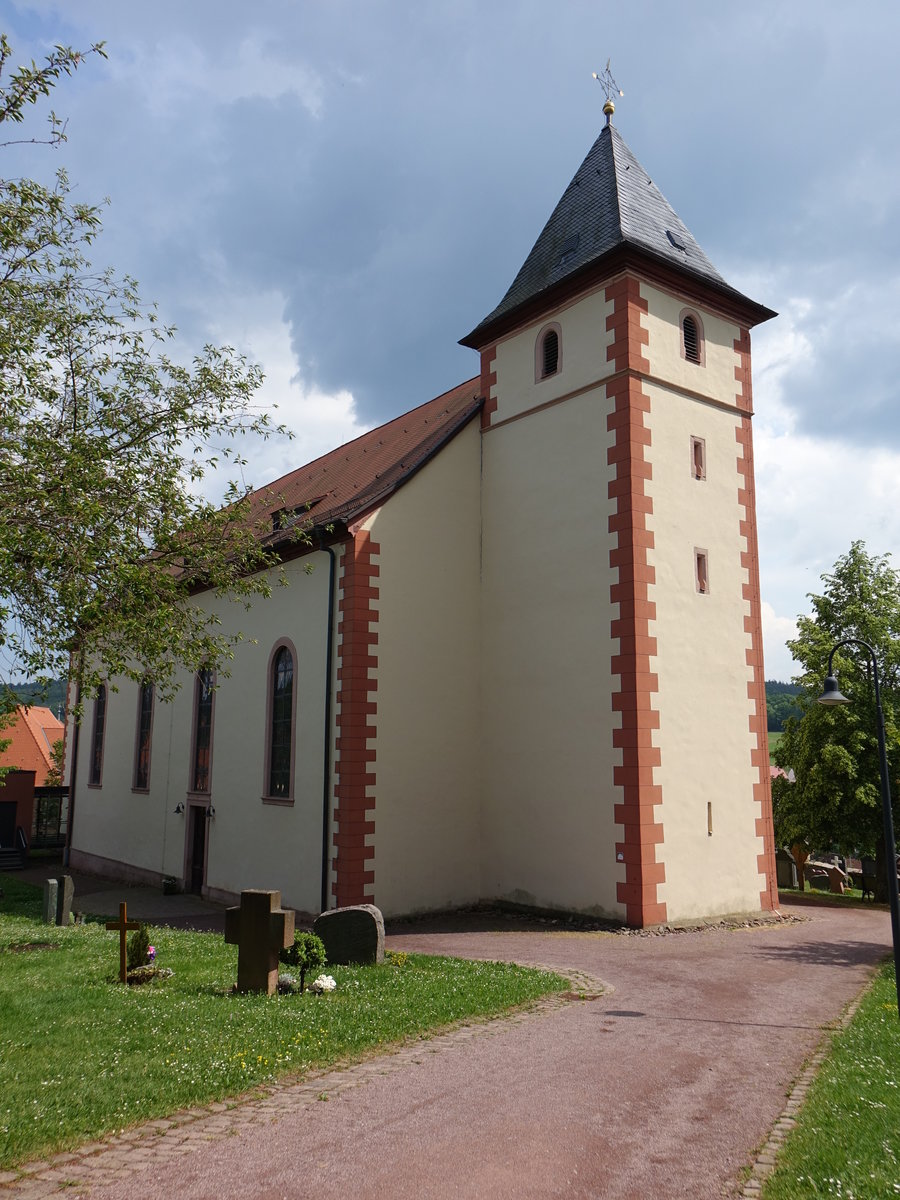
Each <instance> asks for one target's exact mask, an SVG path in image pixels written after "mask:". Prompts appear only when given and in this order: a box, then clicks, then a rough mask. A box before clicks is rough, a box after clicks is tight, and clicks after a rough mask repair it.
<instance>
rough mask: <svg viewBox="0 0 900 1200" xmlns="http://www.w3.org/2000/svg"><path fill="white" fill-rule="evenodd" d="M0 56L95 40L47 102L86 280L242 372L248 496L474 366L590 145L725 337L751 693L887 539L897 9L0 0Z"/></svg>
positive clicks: (44, 156)
mask: <svg viewBox="0 0 900 1200" xmlns="http://www.w3.org/2000/svg"><path fill="white" fill-rule="evenodd" d="M0 17H2V20H0V28H3V29H5V31H6V33H7V35H8V37H9V39H10V41H11V42H12V44H13V46H14V48H15V50H16V52H17V57H18V56H27V57H32V56H33V57H35V58H38V59H40V58H42V57H43V55H44V54H45V53H46V52H47V49H48V48H49V47H50V46H51V45H52V44H53V43H55V42H64V43H67V44H71V45H73V46H76V47H78V48H86V47H87V46H88V45H89V44H90V43H92V42H95V41H99V40H105V42H106V47H107V52H108V55H109V59H108V61H106V62H104V61H101V60H97V59H91V60H90V61H89V62H88V63H87V64H86V65H85V66H84V67H83V68H82V69H81V70H80V71H79V72H78V73H77V75H76V77H75V78H74V79H71V80H66V81H64V82H63V83H62V84H61V85H60V87H59V89H58V91H57V93H56V94H55V96H54V98H53V106H54V107H55V109H56V110H57V112H58V113H59V114H60V115H62V116H65V117H67V118H68V142H67V144H66V145H65V146H64V147H63V148H62V149H61V150H60V151H57V152H55V153H52V154H51V152H50V151H48V150H46V149H42V148H27V149H24V148H20V149H17V150H7V151H4V154H5V155H6V156H7V157H6V159H5V162H4V171H5V172H7V173H12V172H13V170H14V169H18V170H20V171H21V172H23V173H27V174H30V175H33V176H39V177H40V176H43V175H47V173H48V172H50V171H52V170H53V169H54V168H55V167H56V166H57V165H65V166H66V168H67V169H68V171H69V174H70V177H71V180H72V182H73V183H74V184H75V187H76V198H77V199H79V200H84V201H86V202H92V201H98V200H102V199H103V198H104V197H109V198H110V201H111V204H110V207H109V208H108V209H107V210H106V213H105V217H104V226H105V232H104V235H103V238H102V240H101V242H100V244H99V246H98V248H97V251H96V253H95V256H94V257H95V261H96V262H98V263H100V262H102V263H103V264H107V263H109V264H113V265H114V266H115V267H116V268H117V270H118V271H119V272H127V273H129V274H131V275H133V276H135V277H136V278H138V279H139V280H140V282H141V285H142V290H143V292H144V294H145V296H147V297H150V298H153V299H155V300H156V301H158V303H159V307H160V311H161V314H162V316H163V319H164V320H165V321H167V322H174V323H175V324H177V325H178V327H179V330H180V337H181V338H182V341H183V345H184V346H185V347H198V346H200V345H202V344H203V343H204V342H206V341H215V342H227V343H229V344H232V345H235V346H237V347H238V348H240V349H242V350H244V351H246V352H247V353H248V354H249V355H251V356H252V357H253V358H255V359H256V360H257V361H259V362H261V363H262V365H263V366H264V368H265V370H266V373H267V377H268V378H267V382H266V384H265V388H264V396H265V398H266V400H267V401H268V402H271V403H277V404H278V406H279V413H278V416H279V418H280V419H281V420H283V421H284V422H285V423H287V424H288V425H290V426H291V427H293V428H294V429H295V430H296V432H297V438H296V440H295V441H294V442H292V443H290V444H273V443H268V444H267V445H266V446H265V447H261V448H258V449H255V450H254V451H253V452H252V454H251V456H250V464H249V467H248V468H247V471H248V482H252V483H255V484H260V483H263V482H265V481H266V480H268V479H271V478H273V477H276V476H277V475H279V474H281V473H283V472H284V471H286V470H289V469H290V468H291V467H293V466H296V465H298V464H299V463H302V462H304V461H307V460H308V459H309V458H312V457H314V456H315V455H317V454H319V453H322V452H324V451H325V450H327V449H330V448H331V447H332V446H334V445H337V444H339V443H340V442H342V441H346V440H348V439H349V438H352V437H354V436H356V435H357V434H358V433H361V432H362V431H363V430H364V429H366V428H369V427H370V426H372V425H375V424H378V423H380V422H382V421H384V420H388V419H390V418H391V417H394V416H396V415H397V414H398V413H400V412H402V411H404V410H405V409H407V408H410V407H412V406H413V405H415V404H418V403H421V402H423V401H424V400H427V399H430V398H431V397H432V396H434V395H437V394H439V393H440V392H442V391H444V390H446V389H447V388H449V387H452V386H453V385H455V384H456V383H459V382H461V381H462V380H463V379H466V378H468V377H469V376H471V375H474V374H476V372H477V361H476V357H475V355H474V353H473V352H472V351H469V350H465V349H463V348H461V347H460V346H458V345H457V339H458V338H460V337H462V336H463V335H464V334H465V333H467V332H468V331H469V330H470V329H471V328H472V327H473V326H474V325H475V324H477V322H478V321H479V320H480V319H481V318H482V317H483V316H485V314H486V313H487V312H489V311H490V310H491V309H492V308H493V307H494V305H495V304H496V303H497V302H498V301H499V299H500V298H501V296H502V295H503V293H504V292H505V290H506V288H507V287H508V285H509V284H510V282H511V281H512V279H513V276H514V275H515V273H516V271H517V270H518V268H519V266H520V265H521V263H522V262H523V261H524V259H525V256H526V254H527V253H528V250H529V249H530V247H531V245H532V243H533V242H534V239H535V238H536V237H537V234H538V233H539V232H540V229H541V227H542V225H543V223H544V221H545V220H546V218H547V217H548V216H549V214H550V212H551V210H552V208H553V206H554V205H555V203H556V201H557V200H558V198H559V197H560V195H561V194H562V192H563V190H564V189H565V187H566V185H567V184H568V182H569V180H570V179H571V177H572V175H573V174H574V172H575V170H576V168H577V167H578V165H579V163H580V162H581V159H582V158H583V157H584V155H585V153H586V152H587V150H588V148H589V147H590V145H591V143H592V141H593V139H594V138H595V136H596V134H597V133H598V132H599V130H600V127H601V124H602V122H603V116H602V113H601V106H602V103H603V94H602V91H601V89H600V88H599V87H598V86H597V84H596V83H595V82H594V81H593V80H592V78H591V72H592V71H593V70H600V69H602V68H603V67H604V66H605V64H606V60H607V58H611V59H612V68H613V73H614V75H615V76H616V79H617V81H618V83H619V84H620V86H621V87H622V89H623V90H624V92H625V96H624V98H622V99H621V100H619V102H618V106H617V112H616V118H615V120H616V124H617V126H618V128H619V130H620V132H621V133H622V135H623V136H624V138H625V140H626V141H627V142H628V144H629V145H630V146H631V148H632V150H633V151H634V153H635V154H636V155H637V157H638V158H639V159H640V160H641V162H642V163H643V164H644V166H645V167H646V168H647V170H648V171H649V172H650V174H651V176H652V177H653V179H654V181H655V182H657V183H658V184H659V186H660V188H661V190H662V191H663V193H664V194H665V195H666V197H667V198H668V199H669V201H670V202H671V203H672V205H673V207H674V208H675V210H676V211H677V212H678V214H679V215H680V216H681V218H682V219H683V220H684V222H685V223H686V224H687V225H688V227H689V228H690V229H691V231H692V232H693V233H694V235H695V236H696V238H697V240H698V241H699V242H700V244H701V245H702V246H703V248H704V249H705V251H706V252H707V254H708V255H709V257H710V258H711V259H712V261H713V262H714V263H715V264H716V266H717V267H718V268H719V270H720V271H721V273H722V274H723V275H724V276H725V277H726V278H727V279H728V280H729V281H730V282H731V283H732V284H734V285H735V286H736V287H738V288H740V289H741V290H742V291H744V292H746V293H747V294H749V295H750V296H752V297H753V298H754V299H756V300H759V301H761V302H763V303H765V304H767V305H768V306H769V307H771V308H774V309H776V310H777V311H778V312H779V314H780V315H779V316H778V318H777V319H776V320H774V321H771V322H769V323H768V324H766V325H764V326H761V327H760V328H759V329H757V330H756V331H755V332H754V335H753V353H754V399H755V407H756V417H755V422H754V424H755V448H756V468H757V476H756V478H757V496H758V510H759V519H760V551H761V559H762V592H763V606H764V614H765V619H766V674H767V676H768V677H769V678H782V679H784V678H788V677H789V676H790V674H791V670H792V668H791V661H790V656H789V654H788V653H787V651H786V650H785V648H784V639H785V637H787V636H790V634H791V631H792V629H793V621H794V619H795V618H796V616H797V614H798V613H801V612H804V611H807V608H808V603H807V600H806V593H807V592H809V591H810V590H817V589H818V587H819V577H820V575H821V574H822V572H823V571H826V570H828V569H829V568H830V566H831V565H832V564H833V562H834V561H835V559H836V558H837V557H838V555H840V554H842V553H844V552H845V551H846V550H847V549H848V547H849V545H850V542H851V541H852V540H854V539H856V538H861V539H863V540H865V541H866V543H867V545H868V548H869V549H870V550H871V551H873V552H878V553H883V552H886V551H891V550H893V549H894V548H895V547H896V546H897V545H898V544H900V419H898V407H897V392H898V386H900V385H898V382H897V378H898V372H897V359H898V349H900V271H898V266H897V264H898V255H900V120H898V117H897V113H898V111H900V71H898V68H897V46H898V45H900V5H898V4H896V2H895V0H881V2H877V3H876V2H871V3H867V2H866V0H860V2H858V3H857V4H855V5H847V4H844V3H837V2H836V0H790V3H787V2H786V0H755V3H754V4H752V5H745V4H725V3H722V0H714V2H707V0H691V2H690V3H683V4H677V5H676V4H671V3H664V2H663V0H656V2H653V3H651V2H650V0H619V2H618V3H616V4H612V3H608V2H607V0H591V2H590V3H588V2H585V0H557V3H555V4H547V3H546V0H480V2H479V3H476V2H475V0H434V2H431V0H414V2H407V0H355V2H351V0H255V3H253V4H247V3H246V2H245V0H240V2H238V0H153V3H152V4H149V3H145V4H131V3H122V0H78V2H77V3H72V0H31V2H27V3H26V2H19V0H2V5H0Z"/></svg>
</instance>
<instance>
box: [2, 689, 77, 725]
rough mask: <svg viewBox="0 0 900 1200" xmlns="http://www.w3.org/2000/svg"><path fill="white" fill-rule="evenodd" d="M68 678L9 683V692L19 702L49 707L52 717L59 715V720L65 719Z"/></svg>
mask: <svg viewBox="0 0 900 1200" xmlns="http://www.w3.org/2000/svg"><path fill="white" fill-rule="evenodd" d="M67 686H68V680H66V679H51V680H50V681H49V683H47V684H42V683H37V682H34V681H32V680H25V681H23V682H21V683H14V684H11V685H10V688H9V690H10V692H12V694H13V696H15V698H16V701H17V703H19V704H26V705H31V704H39V705H42V706H43V707H44V708H49V709H50V711H51V712H52V713H53V715H54V717H60V714H61V713H62V714H63V715H62V716H61V717H60V720H65V708H66V688H67Z"/></svg>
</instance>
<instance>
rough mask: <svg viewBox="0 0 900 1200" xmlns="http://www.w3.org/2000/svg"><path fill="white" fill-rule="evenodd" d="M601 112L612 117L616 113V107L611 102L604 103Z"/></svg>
mask: <svg viewBox="0 0 900 1200" xmlns="http://www.w3.org/2000/svg"><path fill="white" fill-rule="evenodd" d="M603 111H604V112H605V113H606V115H607V116H608V117H611V116H612V115H613V113H614V112H615V111H616V106H615V105H614V104H613V102H612V100H607V101H606V103H605V104H604V105H603Z"/></svg>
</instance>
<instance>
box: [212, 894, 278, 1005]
mask: <svg viewBox="0 0 900 1200" xmlns="http://www.w3.org/2000/svg"><path fill="white" fill-rule="evenodd" d="M293 940H294V912H293V909H284V908H282V907H281V892H266V891H261V890H259V889H257V888H250V889H248V890H247V891H245V892H241V904H240V907H239V908H227V909H226V910H225V941H226V942H228V943H229V944H230V945H237V948H238V978H237V990H238V991H239V992H266V994H267V995H269V996H271V995H273V994H274V992H275V989H276V987H277V986H278V954H279V951H281V950H283V949H284V948H285V947H286V946H290V944H291V942H293Z"/></svg>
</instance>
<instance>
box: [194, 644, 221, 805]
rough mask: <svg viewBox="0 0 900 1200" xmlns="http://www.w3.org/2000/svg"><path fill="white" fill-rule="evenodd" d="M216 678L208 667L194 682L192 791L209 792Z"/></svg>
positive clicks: (200, 672) (199, 672) (198, 674)
mask: <svg viewBox="0 0 900 1200" xmlns="http://www.w3.org/2000/svg"><path fill="white" fill-rule="evenodd" d="M215 686H216V678H215V674H214V673H213V671H211V670H210V668H209V667H204V668H203V670H202V671H198V672H197V680H196V683H195V684H194V738H193V754H192V755H191V788H190V790H191V791H192V792H199V793H201V795H203V794H206V795H208V794H209V791H210V784H211V780H212V726H213V697H214V695H215Z"/></svg>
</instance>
